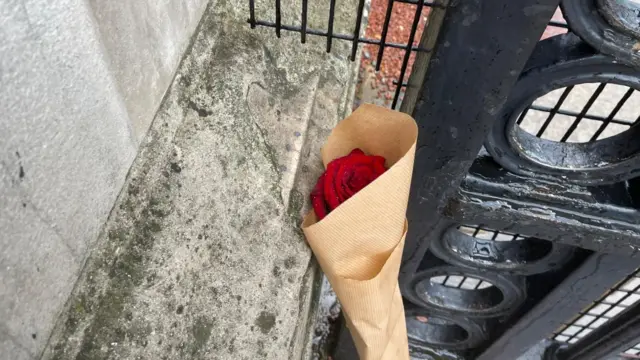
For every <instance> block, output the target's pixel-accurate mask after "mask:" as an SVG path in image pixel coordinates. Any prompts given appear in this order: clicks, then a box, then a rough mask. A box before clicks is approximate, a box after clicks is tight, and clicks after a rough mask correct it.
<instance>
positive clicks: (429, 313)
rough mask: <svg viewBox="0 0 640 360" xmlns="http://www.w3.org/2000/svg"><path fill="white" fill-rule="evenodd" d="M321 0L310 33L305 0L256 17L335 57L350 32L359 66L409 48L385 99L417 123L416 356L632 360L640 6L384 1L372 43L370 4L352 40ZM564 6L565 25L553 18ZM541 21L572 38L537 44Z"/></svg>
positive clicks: (409, 257) (638, 298)
mask: <svg viewBox="0 0 640 360" xmlns="http://www.w3.org/2000/svg"><path fill="white" fill-rule="evenodd" d="M329 1H330V4H331V6H330V9H331V10H330V12H331V14H330V15H329V19H330V20H329V23H328V27H327V30H319V29H310V28H307V27H306V21H305V19H306V9H307V1H306V0H303V1H302V9H301V14H302V18H303V21H302V23H301V26H291V25H286V24H282V23H281V21H280V16H278V15H279V11H280V8H279V7H280V2H279V1H276V7H275V10H276V22H274V23H272V22H266V21H260V20H259V19H256V18H255V16H254V14H253V1H250V8H251V16H250V20H249V22H250V24H251V26H252V27H255V26H268V27H274V28H275V30H276V32H277V33H278V34H279V33H280V31H281V30H287V31H296V32H299V33H301V37H302V41H303V42H304V40H305V37H306V36H307V35H319V36H324V37H326V38H327V51H330V50H331V42H332V40H333V39H340V40H346V41H351V42H352V44H353V51H352V59H355V55H356V53H357V49H358V45H359V44H360V43H366V44H375V45H377V46H379V52H378V54H377V62H376V67H377V68H378V69H379V67H380V65H381V62H382V59H383V53H384V50H385V48H389V47H393V48H401V49H403V50H404V57H403V61H402V64H401V70H400V76H399V78H398V79H397V80H396V82H395V83H396V84H397V86H396V89H395V93H394V97H393V103H392V107H394V108H395V107H396V105H397V104H398V103H399V101H400V99H401V98H402V97H403V98H404V99H403V100H402V104H401V107H400V109H401V110H402V111H405V112H408V113H411V114H412V115H413V116H414V118H415V119H416V120H417V122H418V124H419V128H420V134H419V138H418V148H417V149H418V150H417V157H416V164H415V172H414V178H413V185H412V196H411V202H410V205H409V211H408V218H409V221H410V224H411V225H410V230H409V231H410V233H409V236H408V237H407V242H406V247H405V252H404V254H405V257H404V263H403V267H402V269H401V275H400V284H401V287H402V291H403V295H404V297H405V299H406V316H407V327H408V332H409V338H410V345H411V352H412V356H415V358H418V359H448V358H467V359H482V360H494V359H504V360H514V359H518V358H520V357H521V356H523V354H524V353H525V352H527V355H526V357H522V358H527V359H540V358H541V357H542V356H545V357H546V358H548V359H563V360H565V359H566V360H568V359H580V360H586V359H609V358H618V357H619V356H623V357H631V358H640V356H639V354H640V272H638V268H639V267H640V259H638V250H639V249H640V212H639V209H640V178H639V177H640V126H636V125H638V124H639V123H640V70H639V67H638V66H639V65H640V4H639V3H638V2H637V1H635V0H634V1H632V0H617V1H616V0H563V1H562V3H561V4H560V1H559V0H519V1H515V0H450V1H446V0H439V1H422V0H389V1H388V5H387V12H386V14H385V21H384V26H383V29H382V34H381V37H380V38H379V39H374V38H363V37H361V36H360V34H361V26H362V14H363V9H364V7H365V0H360V3H359V7H358V13H357V14H354V19H355V24H354V32H353V34H336V33H333V32H332V21H333V20H332V18H333V11H334V9H335V0H329ZM397 3H409V4H413V6H415V17H414V19H413V22H412V24H411V33H410V34H411V35H410V36H409V39H408V41H407V42H406V43H404V44H397V43H388V42H387V41H386V34H387V29H388V27H389V22H390V18H391V14H392V11H391V8H392V7H393V6H394V4H397ZM559 5H560V6H561V8H562V12H563V14H564V18H566V20H567V23H564V22H562V21H558V20H550V19H552V16H553V15H554V13H555V12H556V10H557V8H558V6H559ZM423 8H430V13H429V20H428V24H427V27H426V29H425V31H424V35H423V36H422V39H421V40H420V42H419V44H414V42H415V41H417V40H418V39H415V34H416V30H417V29H418V25H419V20H420V17H421V16H422V12H423ZM548 25H551V26H556V27H560V28H568V29H569V33H567V34H562V35H556V36H552V37H549V38H547V39H545V40H541V41H539V39H540V38H541V36H542V35H543V32H544V31H545V28H547V26H548ZM412 52H416V53H417V56H416V60H415V64H414V66H413V69H414V70H413V71H412V74H411V76H410V78H409V79H408V82H407V83H405V81H406V79H405V77H406V76H405V74H406V70H407V67H408V64H409V58H410V55H411V53H412ZM403 95H404V96H403ZM603 99H604V100H603ZM342 346H346V345H345V344H342ZM347 353H348V352H345V351H344V349H342V350H341V349H339V351H338V352H337V353H336V359H341V358H344V359H353V357H352V356H353V355H352V354H349V355H345V354H347ZM543 353H544V355H543ZM340 354H342V355H340Z"/></svg>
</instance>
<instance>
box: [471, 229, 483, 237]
mask: <svg viewBox="0 0 640 360" xmlns="http://www.w3.org/2000/svg"><path fill="white" fill-rule="evenodd" d="M480 230H482V229H481V228H480V226H478V227H476V229H475V231H474V232H473V237H476V236H477V235H478V233H479V232H480Z"/></svg>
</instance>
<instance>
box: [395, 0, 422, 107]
mask: <svg viewBox="0 0 640 360" xmlns="http://www.w3.org/2000/svg"><path fill="white" fill-rule="evenodd" d="M422 7H423V3H422V2H419V3H418V5H417V6H416V12H415V15H414V16H413V23H412V24H411V32H410V33H409V40H408V41H407V46H406V48H405V51H404V58H403V59H402V67H401V68H400V77H399V78H398V83H400V84H402V82H403V81H404V75H405V72H406V71H407V66H408V65H409V58H410V57H411V51H409V50H410V49H411V47H412V46H413V41H414V39H415V35H416V30H417V29H418V23H419V22H420V16H422ZM400 90H402V87H401V86H396V92H395V94H394V95H393V102H392V103H391V108H392V109H395V108H396V105H397V104H398V100H399V99H400Z"/></svg>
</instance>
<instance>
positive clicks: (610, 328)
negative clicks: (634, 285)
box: [556, 306, 640, 360]
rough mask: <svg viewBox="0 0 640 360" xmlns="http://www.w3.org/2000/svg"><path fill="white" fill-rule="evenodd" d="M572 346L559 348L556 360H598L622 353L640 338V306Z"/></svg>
mask: <svg viewBox="0 0 640 360" xmlns="http://www.w3.org/2000/svg"><path fill="white" fill-rule="evenodd" d="M598 330H599V331H594V332H592V333H591V334H589V335H587V336H586V337H585V338H583V339H582V340H580V342H579V343H577V344H576V345H574V346H567V347H561V348H560V349H559V350H558V351H557V352H556V358H557V359H558V360H600V359H605V358H606V357H607V356H614V355H617V354H620V353H622V352H624V351H625V350H626V349H629V348H631V347H633V346H634V345H635V344H637V343H638V339H639V338H640V306H635V307H632V308H630V309H629V310H627V311H625V312H624V313H622V314H620V316H619V317H617V318H615V319H613V320H611V321H609V322H608V323H607V324H605V325H603V326H602V328H600V329H598Z"/></svg>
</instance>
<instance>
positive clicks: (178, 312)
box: [176, 305, 184, 315]
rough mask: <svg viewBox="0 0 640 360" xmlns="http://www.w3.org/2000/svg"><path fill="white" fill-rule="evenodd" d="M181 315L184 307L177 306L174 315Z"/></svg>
mask: <svg viewBox="0 0 640 360" xmlns="http://www.w3.org/2000/svg"><path fill="white" fill-rule="evenodd" d="M183 313H184V305H178V308H177V309H176V314H178V315H182V314H183Z"/></svg>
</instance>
